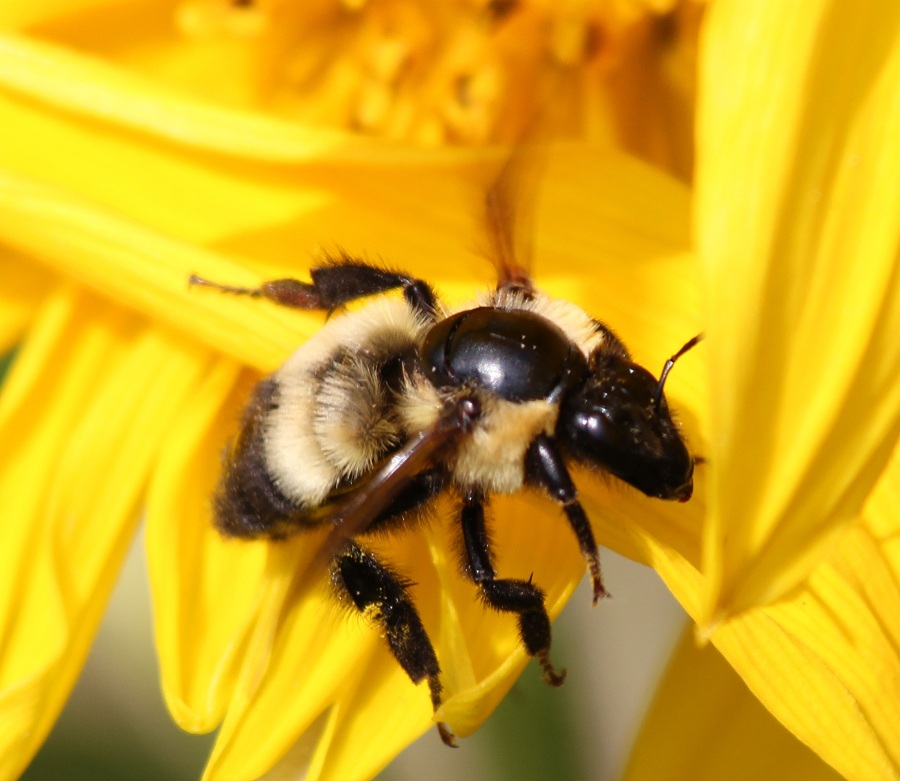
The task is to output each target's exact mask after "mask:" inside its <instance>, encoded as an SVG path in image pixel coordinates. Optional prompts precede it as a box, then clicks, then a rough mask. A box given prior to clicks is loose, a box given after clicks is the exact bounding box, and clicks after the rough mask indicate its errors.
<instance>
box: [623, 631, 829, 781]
mask: <svg viewBox="0 0 900 781" xmlns="http://www.w3.org/2000/svg"><path fill="white" fill-rule="evenodd" d="M622 778H623V781H642V780H643V779H648V778H652V779H654V781H695V780H696V781H704V779H709V781H718V780H719V779H722V778H729V779H759V778H783V779H788V778H802V779H804V781H838V779H839V778H840V776H839V775H838V774H837V773H835V771H834V770H832V769H831V768H830V767H828V765H826V764H825V763H824V762H822V760H821V759H819V758H818V757H817V756H816V755H815V754H813V753H812V752H811V751H810V750H809V749H808V748H807V747H806V746H804V745H803V744H802V743H800V742H799V741H798V740H797V739H796V738H795V737H793V736H792V735H791V734H790V733H789V732H788V731H787V730H786V729H784V727H782V726H781V725H780V724H779V723H778V722H777V721H775V719H774V718H773V717H772V715H771V714H770V713H769V712H768V711H767V710H766V709H765V708H764V707H763V706H762V705H761V704H760V702H759V700H757V699H756V698H755V697H754V696H753V695H752V694H751V693H750V692H749V691H748V690H747V687H746V685H745V684H744V682H743V681H742V680H741V679H740V678H739V677H738V676H737V675H736V674H735V672H734V670H733V669H732V668H731V667H730V666H729V665H728V664H727V663H726V662H725V660H724V659H723V658H722V657H721V655H720V654H719V653H718V652H717V651H716V650H715V649H714V648H712V647H709V646H707V647H706V648H704V649H702V650H700V649H698V648H697V646H696V644H695V642H694V638H693V634H692V633H691V632H685V633H684V635H683V636H682V640H681V644H680V646H679V647H678V648H677V649H676V651H675V653H674V655H673V657H672V660H671V661H670V663H669V667H668V669H667V670H666V673H665V676H664V677H663V680H662V681H661V682H660V684H659V686H658V687H657V690H656V696H655V698H654V701H653V704H652V705H651V707H650V710H649V712H648V713H647V716H646V718H645V719H644V723H643V725H642V727H641V731H640V734H639V735H638V737H637V740H636V741H635V743H634V745H633V746H632V751H631V760H630V762H629V765H628V768H627V770H626V772H625V774H624V775H623V777H622Z"/></svg>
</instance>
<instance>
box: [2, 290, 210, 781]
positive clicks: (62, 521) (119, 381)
mask: <svg viewBox="0 0 900 781" xmlns="http://www.w3.org/2000/svg"><path fill="white" fill-rule="evenodd" d="M205 362H206V361H205V356H204V355H203V353H202V352H200V353H198V351H197V349H196V348H194V347H193V346H192V345H190V344H184V340H183V339H176V338H173V337H172V336H171V335H170V334H166V333H163V332H162V331H160V330H157V329H155V328H147V327H146V326H144V325H143V324H142V323H141V322H140V321H139V320H137V319H136V318H134V317H131V316H127V315H124V314H123V313H121V312H120V311H117V310H115V309H113V308H111V307H109V306H108V305H106V304H104V303H103V302H100V301H98V300H96V299H95V298H93V297H91V296H88V295H85V294H84V293H80V292H78V291H76V290H73V289H72V288H69V287H67V288H62V289H56V291H55V292H54V293H53V294H52V295H50V296H48V299H47V301H46V303H45V305H44V306H43V307H42V309H41V312H40V314H39V315H38V318H37V321H36V325H35V328H34V329H33V330H32V332H31V334H30V335H29V338H28V339H27V340H26V342H25V344H24V346H23V347H22V349H21V351H20V353H19V354H18V356H17V359H16V362H15V364H14V365H13V369H12V371H11V373H10V376H9V377H8V379H7V382H6V387H5V388H4V393H3V396H2V401H0V438H2V440H3V441H4V442H7V443H14V447H10V448H8V449H7V450H5V451H4V452H3V453H2V461H0V505H2V506H3V508H4V514H5V516H6V518H7V519H8V521H9V522H7V523H4V524H3V527H2V529H3V532H2V533H3V543H2V545H0V556H2V557H3V561H2V562H0V564H2V566H0V580H2V583H0V627H2V631H3V633H4V639H3V643H2V647H3V649H4V650H3V656H2V660H0V734H3V735H4V741H3V742H4V745H3V747H2V752H3V755H2V758H0V764H2V766H3V767H4V769H5V770H6V771H7V772H10V773H12V774H14V775H15V774H16V768H18V769H19V770H21V769H23V768H24V766H25V765H26V764H27V762H28V760H29V759H30V757H31V755H32V754H33V752H34V751H35V750H36V749H37V747H38V746H39V745H40V742H41V741H42V740H43V739H44V737H46V734H47V732H48V731H49V730H50V727H51V726H52V724H53V721H54V719H55V718H56V716H57V715H58V714H59V711H60V709H61V708H62V705H63V703H64V701H65V698H66V697H67V695H68V693H69V690H70V689H71V687H72V685H73V683H74V681H75V677H76V676H77V674H78V671H79V669H80V667H81V664H82V662H83V661H84V657H85V656H86V654H87V651H88V648H89V645H90V642H91V640H92V638H93V634H94V631H95V630H96V628H97V624H98V623H99V621H100V617H101V615H102V612H103V608H104V605H105V601H106V598H107V596H108V594H109V591H110V589H111V588H112V585H113V583H114V580H115V577H116V574H117V571H118V567H119V564H120V563H121V560H122V558H123V556H124V555H125V553H126V551H127V548H128V545H129V542H130V537H131V534H132V532H133V530H134V527H135V525H136V523H137V520H138V503H139V501H140V495H141V491H142V490H143V488H144V485H145V482H146V480H147V475H148V470H149V466H150V463H151V462H152V459H153V458H154V457H155V454H156V450H157V448H158V446H159V444H160V441H161V439H162V438H163V436H165V433H166V431H167V430H168V424H169V421H170V420H171V418H172V416H173V414H174V413H175V411H176V410H177V409H178V408H179V407H180V405H181V404H182V403H183V401H184V398H185V396H186V394H187V392H188V390H189V389H190V388H191V387H192V386H193V385H194V384H195V383H196V382H197V381H198V380H199V378H200V375H201V372H202V371H203V369H204V367H205ZM48 366H52V367H53V371H52V373H50V372H48V371H47V367H48Z"/></svg>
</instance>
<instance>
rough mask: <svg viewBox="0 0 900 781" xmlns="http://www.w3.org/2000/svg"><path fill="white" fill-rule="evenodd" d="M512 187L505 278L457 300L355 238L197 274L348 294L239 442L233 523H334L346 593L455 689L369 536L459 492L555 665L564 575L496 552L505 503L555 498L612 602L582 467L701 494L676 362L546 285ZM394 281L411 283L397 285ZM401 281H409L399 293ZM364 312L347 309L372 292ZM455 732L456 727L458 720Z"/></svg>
mask: <svg viewBox="0 0 900 781" xmlns="http://www.w3.org/2000/svg"><path fill="white" fill-rule="evenodd" d="M510 212H511V209H510V203H509V199H508V197H507V195H506V185H505V184H504V183H503V182H502V181H501V183H499V184H497V185H495V186H494V187H492V188H491V190H490V191H489V193H488V197H487V209H486V216H487V222H488V225H489V226H490V228H491V235H492V237H493V242H494V247H493V255H494V257H495V265H496V266H497V270H498V281H497V284H496V286H495V287H493V288H492V289H490V290H489V291H488V292H486V293H484V294H482V295H481V296H480V297H479V298H477V299H476V300H475V301H474V302H473V303H472V304H471V305H469V306H465V307H462V308H459V309H455V310H453V309H449V308H448V307H446V306H445V305H444V304H442V303H441V301H440V299H439V298H438V296H437V294H436V292H435V290H434V288H433V287H432V286H431V285H430V284H429V283H428V282H427V281H425V280H423V279H419V278H417V277H415V276H413V275H411V274H407V273H404V272H402V271H398V270H391V269H387V268H384V267H381V266H379V265H375V264H371V263H368V262H365V261H362V260H359V259H356V258H353V257H350V256H347V255H340V256H338V257H335V258H332V259H331V260H329V261H328V262H325V263H323V264H321V265H319V266H317V267H315V268H313V269H312V270H311V271H310V281H308V282H306V281H300V280H297V279H279V280H273V281H270V282H265V283H263V284H262V285H260V286H259V287H257V288H239V287H229V286H227V285H221V284H217V283H214V282H210V281H208V280H206V279H203V278H201V277H197V276H193V277H192V278H191V282H192V283H193V284H197V285H205V286H208V287H213V288H216V289H218V290H221V291H224V292H229V293H235V294H241V295H248V296H252V297H255V298H263V299H267V300H269V301H272V302H274V303H276V304H279V305H281V306H287V307H294V308H298V309H307V310H309V309H316V310H323V311H326V312H337V313H336V314H334V316H332V317H330V318H329V319H328V321H327V322H326V323H325V325H324V326H323V328H322V329H321V330H320V331H319V332H318V333H317V334H316V335H315V336H314V337H313V338H311V339H310V340H309V341H307V342H306V343H305V344H303V345H302V346H301V347H300V348H299V349H298V350H297V351H296V352H295V353H294V354H293V355H292V356H291V357H290V358H288V360H287V361H286V362H285V363H284V365H283V366H281V368H279V369H278V370H277V371H276V372H275V373H274V374H272V375H271V376H269V377H267V378H266V379H263V380H262V381H261V382H260V383H259V384H258V386H257V387H256V389H255V391H254V392H253V395H252V398H251V399H250V401H249V404H248V405H247V408H246V412H245V414H244V418H243V422H242V424H241V427H240V430H239V432H238V433H237V436H236V437H235V438H234V440H233V442H232V443H231V444H230V446H229V448H228V450H227V452H226V455H225V459H224V469H223V472H222V475H221V479H220V482H219V485H218V488H217V491H216V494H215V497H214V513H215V521H216V524H217V526H218V528H219V529H220V530H221V532H222V533H223V534H225V535H227V536H229V537H238V538H250V539H255V538H269V539H276V540H277V539H283V538H285V537H288V536H290V535H293V534H297V533H302V532H304V531H309V530H313V529H322V528H326V529H330V530H331V536H330V538H329V539H330V542H329V543H326V550H327V554H328V557H329V559H330V562H329V564H328V566H329V568H330V575H331V579H332V582H333V584H334V587H335V589H336V591H337V592H338V596H339V597H340V598H341V599H342V601H344V602H348V603H349V604H351V605H352V606H354V607H355V608H356V609H357V610H358V611H359V612H360V613H362V614H365V615H366V616H367V617H368V618H370V619H372V620H374V621H375V622H376V623H377V624H378V625H379V628H380V630H381V632H382V634H383V636H384V637H385V639H386V641H387V645H388V647H389V649H390V651H391V653H392V654H393V656H394V657H395V658H396V660H397V662H398V663H399V664H400V666H401V667H402V668H403V670H404V671H405V672H406V673H407V675H408V676H409V678H410V679H411V680H412V681H413V682H414V683H416V684H418V683H420V682H422V681H427V682H428V688H429V691H430V695H431V703H432V705H433V707H434V710H435V711H438V709H439V708H440V707H441V703H442V691H443V689H442V684H441V668H440V665H439V663H438V658H437V654H436V652H435V649H434V645H433V644H432V642H431V640H430V638H429V636H428V633H427V632H426V630H425V627H424V625H423V623H422V620H421V618H420V616H419V613H418V611H417V609H416V605H415V603H414V601H413V599H412V596H411V593H410V588H409V582H408V581H406V580H405V579H404V578H403V577H402V576H401V575H400V574H398V573H397V572H396V571H395V570H394V569H392V567H391V565H390V563H389V562H386V561H383V560H382V559H381V558H380V557H378V556H376V555H375V554H374V553H373V552H372V551H371V550H370V549H369V548H368V547H367V544H366V541H367V538H369V537H370V536H372V535H373V534H375V533H378V534H384V533H385V532H392V531H393V532H398V533H399V532H400V531H401V530H403V531H409V530H410V529H411V527H413V526H414V525H415V522H416V521H418V520H419V519H421V518H422V516H423V515H425V514H426V512H427V510H428V508H429V507H430V506H431V505H432V504H433V503H434V502H435V500H436V499H437V498H438V497H439V496H440V495H442V494H449V495H451V496H452V497H453V500H454V501H455V502H456V505H457V508H458V509H457V511H456V521H455V522H456V523H457V524H458V525H459V529H460V531H461V533H460V535H459V539H460V541H461V542H460V546H461V548H462V550H461V559H462V561H463V569H464V575H465V576H466V577H467V578H468V579H469V580H470V581H471V582H472V585H473V587H474V589H475V590H477V592H478V596H479V597H480V598H481V600H482V601H483V602H484V603H485V604H486V605H487V606H489V607H490V608H493V609H495V610H497V611H501V612H506V613H511V614H513V615H514V616H516V617H517V619H518V628H519V636H520V638H521V641H522V644H523V645H524V647H525V649H526V650H527V651H528V653H529V654H530V655H531V656H533V657H534V658H535V659H536V660H537V661H538V662H539V664H540V666H541V668H542V670H543V675H544V678H545V680H546V681H547V682H548V683H550V684H551V685H553V686H559V685H560V684H562V682H563V679H564V677H565V673H564V671H559V670H557V669H556V668H555V667H554V666H553V664H552V662H551V660H550V641H551V630H550V619H549V616H548V614H547V608H546V605H545V599H544V593H543V591H542V590H541V588H540V587H539V585H538V584H536V583H533V582H531V580H530V579H529V580H517V579H512V578H505V577H502V575H501V573H498V571H497V569H496V567H495V565H494V555H493V551H492V549H491V544H490V542H489V539H490V537H489V533H488V523H487V520H486V517H485V505H486V503H487V500H488V498H489V497H490V496H491V495H492V494H512V493H515V492H518V491H520V490H523V489H525V488H534V489H538V490H540V491H543V492H544V493H545V494H546V496H547V497H548V498H549V499H550V500H551V501H552V502H555V503H556V504H557V505H558V507H559V508H560V510H561V513H562V515H564V516H565V518H566V520H567V521H568V525H569V527H570V528H571V531H572V533H573V534H574V540H575V542H576V543H577V545H578V547H579V549H580V551H581V554H582V555H583V557H584V560H585V562H586V567H587V571H588V573H589V575H590V578H591V582H592V586H593V601H594V604H596V603H597V602H598V601H599V600H600V599H601V598H602V597H603V596H605V594H606V591H605V588H604V585H603V580H602V577H601V571H600V559H599V555H598V550H597V544H596V541H595V539H594V533H593V531H592V529H591V524H590V522H589V520H588V517H587V515H586V513H585V510H584V508H583V507H582V505H581V502H580V501H579V497H578V491H577V490H576V487H575V484H574V483H573V481H572V478H571V476H570V471H569V465H570V464H573V463H574V464H579V465H584V466H587V467H589V468H593V469H594V470H596V471H599V472H602V473H605V474H608V475H612V476H614V477H615V478H618V479H619V480H622V481H624V482H625V483H627V484H629V485H631V486H633V487H634V488H637V489H638V490H639V491H641V492H643V493H644V494H646V495H647V496H650V497H656V498H658V499H668V500H679V501H687V500H688V499H690V497H691V493H692V490H693V470H694V459H693V457H692V455H691V453H690V451H689V450H688V448H687V445H686V444H685V440H684V438H683V437H682V435H681V433H680V431H679V428H678V426H677V425H676V424H675V422H674V421H673V418H672V415H671V413H670V411H669V408H668V405H667V403H666V398H665V395H664V393H663V387H664V384H665V381H666V377H667V375H668V373H669V370H670V369H671V368H672V366H673V365H674V363H675V361H676V360H677V359H678V358H679V357H680V356H681V355H683V354H684V353H685V352H686V351H688V350H689V349H691V348H692V347H693V346H694V345H695V344H696V343H697V342H698V340H699V339H700V336H697V337H694V338H693V339H691V340H690V341H689V342H687V343H686V344H685V345H684V346H683V347H682V348H681V349H680V350H679V351H678V352H676V353H675V354H674V355H673V356H672V357H671V358H670V359H669V360H668V361H667V362H666V364H665V367H664V369H663V372H662V374H661V375H660V377H659V378H657V377H655V376H654V375H653V374H651V373H650V372H649V371H647V370H646V369H645V368H643V367H642V366H640V365H638V364H637V363H635V362H634V361H633V360H632V358H631V355H630V354H629V352H628V350H627V349H626V347H625V345H624V344H623V342H622V341H621V339H619V338H618V337H617V336H616V335H615V334H614V333H613V331H612V330H611V329H610V328H609V327H608V326H607V325H605V324H604V323H603V322H601V321H600V320H597V319H595V318H593V317H592V316H591V315H589V314H587V313H586V312H584V311H583V310H582V309H580V308H579V307H578V306H576V305H575V304H573V303H571V302H569V301H566V300H560V299H555V298H552V297H550V296H548V295H547V294H545V293H543V292H541V291H540V290H539V289H537V288H536V287H535V286H534V284H533V282H532V280H531V278H530V276H529V274H528V273H527V270H526V269H525V268H524V267H523V266H521V265H520V264H519V263H518V262H517V261H516V259H515V258H514V254H513V249H512V242H511V239H510V237H509V230H508V227H507V226H508V225H509V223H510V222H511V218H510ZM391 292H394V293H395V295H391V296H389V295H385V294H388V293H391ZM396 293H399V295H396ZM363 298H366V299H370V300H369V302H368V303H367V304H366V305H365V306H363V307H362V308H360V309H358V310H357V311H353V312H348V311H341V310H342V309H343V308H344V306H345V305H346V304H349V303H350V302H353V301H356V300H358V299H363ZM437 728H438V732H439V734H440V737H441V739H442V740H443V742H444V743H446V744H447V745H450V746H453V745H455V740H454V736H453V734H452V732H451V730H450V728H449V727H448V726H447V725H446V724H445V723H443V722H438V724H437Z"/></svg>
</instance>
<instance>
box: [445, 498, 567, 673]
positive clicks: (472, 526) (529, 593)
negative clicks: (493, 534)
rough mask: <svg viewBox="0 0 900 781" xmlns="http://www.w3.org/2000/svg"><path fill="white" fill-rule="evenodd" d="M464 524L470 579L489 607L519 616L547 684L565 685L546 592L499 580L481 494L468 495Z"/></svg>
mask: <svg viewBox="0 0 900 781" xmlns="http://www.w3.org/2000/svg"><path fill="white" fill-rule="evenodd" d="M461 521H462V533H463V544H464V545H465V573H466V575H468V577H469V578H471V579H472V581H473V582H474V583H475V584H476V585H477V586H478V589H479V591H480V593H481V598H482V599H483V600H484V602H485V603H486V604H487V605H489V606H490V607H492V608H494V609H495V610H499V611H502V612H505V613H518V616H519V636H520V637H521V638H522V644H523V645H524V646H525V649H526V650H527V651H528V653H529V654H531V655H532V656H533V657H535V659H537V660H538V663H539V664H540V665H541V668H542V669H543V672H544V680H545V681H547V683H549V684H550V685H551V686H560V685H562V682H563V681H564V680H565V678H566V671H565V670H557V669H556V668H555V667H554V666H553V664H552V663H551V662H550V639H551V632H550V617H549V616H548V615H547V607H546V605H545V604H544V592H543V591H541V589H539V588H538V587H537V586H535V585H534V584H533V583H532V582H531V580H530V579H529V580H527V581H526V580H512V579H497V573H496V571H495V570H494V565H493V563H492V562H491V553H490V540H489V538H488V533H487V527H486V526H485V521H484V497H483V496H482V495H481V493H480V492H477V491H468V492H466V493H465V494H464V496H463V506H462V514H461Z"/></svg>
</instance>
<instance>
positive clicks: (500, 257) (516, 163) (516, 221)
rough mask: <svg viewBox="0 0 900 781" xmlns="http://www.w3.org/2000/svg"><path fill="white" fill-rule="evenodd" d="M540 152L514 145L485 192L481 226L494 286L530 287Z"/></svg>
mask: <svg viewBox="0 0 900 781" xmlns="http://www.w3.org/2000/svg"><path fill="white" fill-rule="evenodd" d="M544 156H545V155H544V154H543V153H542V151H541V150H539V149H538V147H536V146H534V145H530V146H524V145H521V144H520V145H518V146H517V147H516V148H515V149H514V150H513V153H512V154H511V155H510V157H509V159H508V160H507V161H506V163H505V164H504V166H503V168H502V169H501V171H500V173H499V175H498V176H497V179H496V180H495V181H494V182H493V184H491V186H490V187H489V188H488V191H487V193H486V195H485V199H484V206H485V210H484V213H485V223H486V224H485V228H486V231H487V236H488V239H489V241H490V253H491V260H492V261H493V263H494V267H495V268H496V270H497V286H498V287H517V288H524V289H526V290H530V289H531V288H532V284H531V275H530V273H531V256H532V237H533V229H534V213H535V203H536V201H537V194H538V182H539V181H540V172H541V171H542V170H543V167H544Z"/></svg>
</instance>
